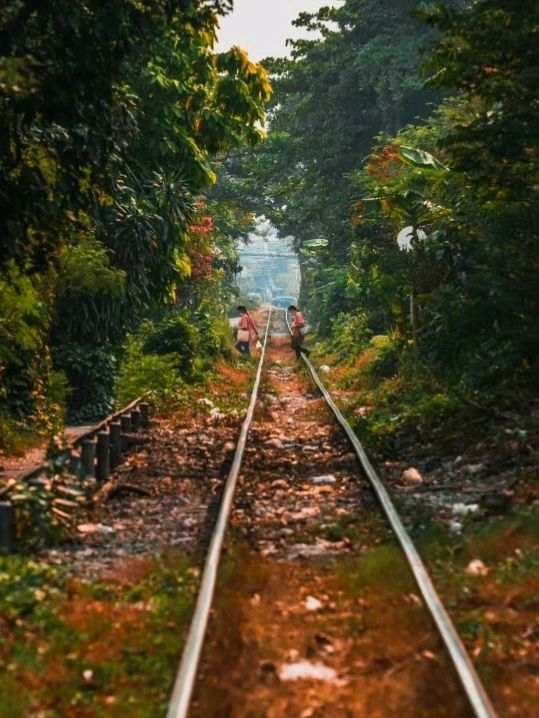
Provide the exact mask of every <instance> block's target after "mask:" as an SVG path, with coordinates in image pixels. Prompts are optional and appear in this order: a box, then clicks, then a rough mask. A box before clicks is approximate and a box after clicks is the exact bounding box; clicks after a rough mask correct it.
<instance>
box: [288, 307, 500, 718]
mask: <svg viewBox="0 0 539 718" xmlns="http://www.w3.org/2000/svg"><path fill="white" fill-rule="evenodd" d="M284 312H285V319H286V323H287V325H288V331H289V332H290V334H292V329H291V327H290V322H289V321H288V313H287V310H286V309H285V310H284ZM301 357H302V359H303V361H304V362H305V364H306V365H307V367H308V368H309V371H310V373H311V376H312V378H313V380H314V382H315V384H316V385H317V387H318V388H319V389H320V391H321V392H322V396H323V397H324V399H325V400H326V402H327V404H328V406H329V407H330V408H331V410H332V411H333V413H334V414H335V417H336V419H337V421H338V422H339V424H340V425H341V427H342V428H343V429H344V431H345V433H346V435H347V436H348V439H349V440H350V443H351V444H352V446H353V448H354V451H355V453H356V455H357V457H358V459H359V463H360V465H361V467H362V469H363V472H364V474H365V476H366V477H367V479H368V481H369V483H370V485H371V487H372V489H373V491H374V493H375V494H376V497H377V499H378V501H379V503H380V505H381V507H382V510H383V512H384V514H385V516H386V518H387V520H388V521H389V524H390V526H391V529H392V530H393V533H394V534H395V536H396V537H397V540H398V542H399V543H400V545H401V548H402V550H403V552H404V555H405V557H406V560H407V561H408V564H409V566H410V569H411V571H412V574H413V576H414V579H415V581H416V583H417V586H418V588H419V590H420V592H421V595H422V596H423V601H424V603H425V605H426V607H427V609H428V611H429V613H430V614H431V616H432V619H433V620H434V623H435V625H436V627H437V629H438V632H439V634H440V636H441V637H442V640H443V642H444V644H445V646H446V649H447V651H448V653H449V656H450V658H451V661H452V663H453V666H454V667H455V670H456V672H457V675H458V677H459V679H460V682H461V684H462V687H463V689H464V692H465V694H466V697H467V698H468V701H469V703H470V706H471V708H472V710H473V712H474V714H475V715H476V717H477V718H497V713H496V711H495V710H494V706H493V705H492V703H491V701H490V698H489V696H488V695H487V693H486V691H485V688H484V686H483V684H482V683H481V679H480V678H479V676H478V675H477V671H476V670H475V667H474V665H473V663H472V661H471V659H470V656H469V655H468V652H467V651H466V648H465V646H464V644H463V643H462V641H461V639H460V637H459V635H458V632H457V629H456V628H455V626H454V624H453V621H452V620H451V618H450V616H449V614H448V613H447V611H446V610H445V607H444V605H443V603H442V599H441V598H440V596H439V595H438V592H437V591H436V589H435V587H434V584H433V583H432V580H431V578H430V576H429V573H428V571H427V568H426V566H425V564H424V563H423V560H422V559H421V556H420V555H419V553H418V551H417V549H416V547H415V545H414V543H413V541H412V539H411V538H410V536H409V534H408V532H407V531H406V529H405V528H404V525H403V523H402V521H401V518H400V516H399V514H398V512H397V509H396V508H395V505H394V504H393V502H392V500H391V498H390V496H389V494H388V492H387V489H386V488H385V486H384V484H383V482H382V481H381V479H380V477H379V476H378V474H377V473H376V471H375V469H374V467H373V465H372V464H371V462H370V460H369V457H368V456H367V454H366V452H365V449H364V448H363V445H362V444H361V442H360V441H359V439H358V438H357V436H356V434H355V433H354V430H353V429H352V427H351V426H350V424H349V423H348V421H347V420H346V419H345V418H344V416H343V414H342V412H341V410H340V409H339V408H338V406H337V405H336V404H335V402H334V401H333V399H332V397H331V395H330V393H329V392H328V390H327V389H326V387H325V386H324V384H323V383H322V381H321V380H320V378H319V376H318V374H317V372H316V370H315V368H314V367H313V365H312V364H311V362H310V361H309V359H308V358H307V357H306V356H305V354H302V355H301Z"/></svg>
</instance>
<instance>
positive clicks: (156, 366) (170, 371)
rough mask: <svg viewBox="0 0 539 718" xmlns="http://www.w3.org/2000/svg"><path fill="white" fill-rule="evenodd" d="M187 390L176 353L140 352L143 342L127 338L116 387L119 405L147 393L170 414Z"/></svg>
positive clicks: (159, 408) (157, 405)
mask: <svg viewBox="0 0 539 718" xmlns="http://www.w3.org/2000/svg"><path fill="white" fill-rule="evenodd" d="M185 389H186V385H185V383H184V382H183V380H182V378H181V376H180V373H179V371H178V361H177V357H176V356H175V355H174V354H141V353H140V343H139V342H137V341H134V340H133V339H128V341H127V346H126V351H125V356H124V358H123V360H122V362H121V365H120V371H119V373H118V378H117V382H116V389H115V395H116V398H117V401H118V404H119V405H120V406H125V405H127V404H128V403H129V402H131V401H133V399H134V398H136V397H137V396H142V395H143V394H144V395H145V397H146V398H147V399H148V401H150V402H151V403H152V404H153V405H154V406H155V407H157V409H158V410H159V411H161V412H164V413H167V412H168V411H171V410H172V409H173V408H175V407H177V406H178V404H179V403H180V401H181V397H182V396H183V393H184V392H185Z"/></svg>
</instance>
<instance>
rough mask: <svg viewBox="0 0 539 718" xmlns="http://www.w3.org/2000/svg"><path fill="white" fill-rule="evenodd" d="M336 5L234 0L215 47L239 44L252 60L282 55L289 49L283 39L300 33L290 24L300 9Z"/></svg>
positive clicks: (330, 0)
mask: <svg viewBox="0 0 539 718" xmlns="http://www.w3.org/2000/svg"><path fill="white" fill-rule="evenodd" d="M336 4H338V0H234V11H233V12H232V13H231V14H230V15H227V16H226V17H224V18H222V19H221V30H220V32H219V42H218V45H217V50H218V51H220V52H223V51H224V50H228V49H229V48H230V47H232V45H239V46H240V47H242V48H243V49H244V50H247V52H248V53H249V56H250V58H251V59H252V60H261V59H262V58H264V57H270V56H271V57H282V56H284V55H286V54H288V52H289V50H288V49H287V47H286V45H285V42H286V39H287V38H288V37H301V36H302V33H300V29H299V28H295V27H292V20H294V18H296V17H297V16H298V15H299V13H300V12H303V11H309V12H314V11H316V10H318V8H321V7H323V6H325V5H336ZM303 36H305V35H304V34H303Z"/></svg>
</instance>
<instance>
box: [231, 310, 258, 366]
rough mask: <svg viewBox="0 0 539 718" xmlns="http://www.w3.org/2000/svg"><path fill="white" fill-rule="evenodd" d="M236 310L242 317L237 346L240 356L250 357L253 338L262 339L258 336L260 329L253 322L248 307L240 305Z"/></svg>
mask: <svg viewBox="0 0 539 718" xmlns="http://www.w3.org/2000/svg"><path fill="white" fill-rule="evenodd" d="M236 309H237V310H238V312H240V315H241V316H240V323H239V325H238V334H237V342H236V344H235V346H236V349H237V350H238V351H239V353H240V354H247V355H250V354H251V347H250V342H251V341H252V339H253V337H256V339H257V340H258V339H259V338H260V337H259V334H258V329H257V328H256V325H255V323H254V322H253V319H252V317H251V315H250V314H249V312H248V311H247V307H246V306H244V305H243V304H240V305H239V306H238V307H236Z"/></svg>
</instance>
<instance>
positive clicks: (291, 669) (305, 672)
mask: <svg viewBox="0 0 539 718" xmlns="http://www.w3.org/2000/svg"><path fill="white" fill-rule="evenodd" d="M279 678H280V679H281V680H282V681H297V680H311V681H313V680H314V681H324V682H326V683H337V682H338V678H337V671H336V670H335V669H334V668H330V667H329V666H326V665H324V664H323V663H321V662H319V661H317V662H316V663H311V661H297V662H296V663H283V664H282V665H281V666H279Z"/></svg>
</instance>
